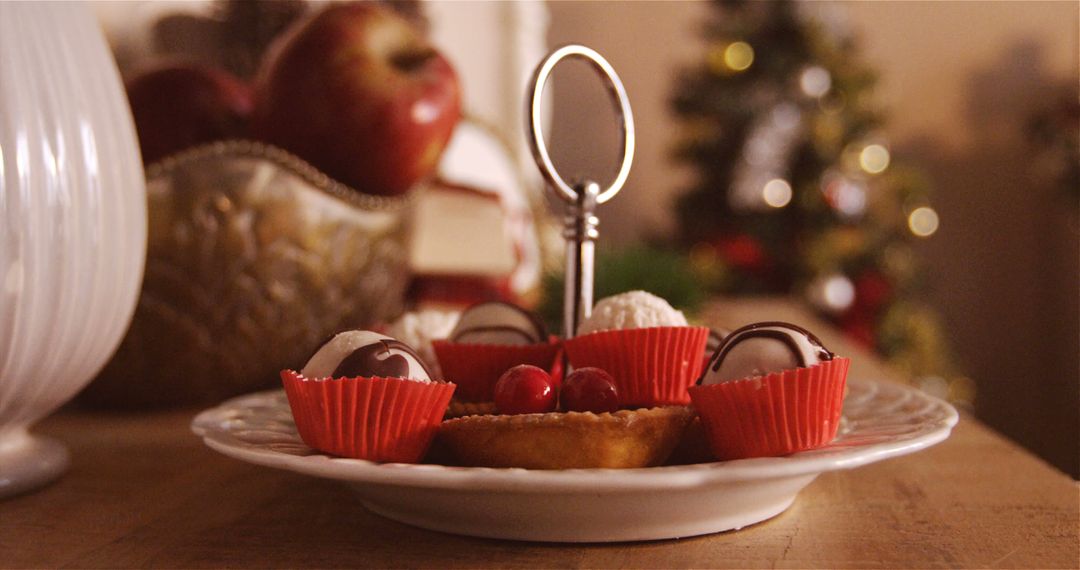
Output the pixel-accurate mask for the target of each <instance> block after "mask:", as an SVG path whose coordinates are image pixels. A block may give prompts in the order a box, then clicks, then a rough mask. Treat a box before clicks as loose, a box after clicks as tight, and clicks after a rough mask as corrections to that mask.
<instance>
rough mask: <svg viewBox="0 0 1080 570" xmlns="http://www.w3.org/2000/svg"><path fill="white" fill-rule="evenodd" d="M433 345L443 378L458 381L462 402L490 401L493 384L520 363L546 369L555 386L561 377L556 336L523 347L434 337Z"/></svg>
mask: <svg viewBox="0 0 1080 570" xmlns="http://www.w3.org/2000/svg"><path fill="white" fill-rule="evenodd" d="M432 346H433V347H434V348H435V356H436V357H437V358H438V359H439V368H440V369H442V374H443V377H444V378H446V379H447V380H449V381H451V382H453V383H455V384H457V386H458V389H457V397H458V398H460V399H462V400H465V401H470V402H491V401H493V400H494V399H495V383H496V382H498V381H499V377H500V376H502V375H503V372H506V371H507V370H509V369H511V368H513V367H515V366H517V365H519V364H531V365H532V366H536V367H539V368H543V369H544V370H547V371H548V372H549V373H551V376H552V379H553V380H554V381H555V384H556V387H557V386H558V385H559V384H560V383H561V380H562V362H561V361H562V358H561V356H562V345H561V344H560V343H559V342H558V339H556V338H552V339H551V340H550V341H549V342H547V343H545V344H528V345H524V346H511V345H496V344H471V343H460V342H449V341H445V340H437V341H435V342H433V343H432Z"/></svg>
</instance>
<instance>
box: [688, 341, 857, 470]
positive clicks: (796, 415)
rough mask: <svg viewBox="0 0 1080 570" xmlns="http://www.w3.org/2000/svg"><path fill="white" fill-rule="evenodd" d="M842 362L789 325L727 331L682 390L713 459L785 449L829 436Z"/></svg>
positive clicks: (836, 420)
mask: <svg viewBox="0 0 1080 570" xmlns="http://www.w3.org/2000/svg"><path fill="white" fill-rule="evenodd" d="M849 365H850V361H849V360H848V359H847V358H842V357H838V356H836V355H835V354H833V353H832V352H830V351H829V350H828V349H826V348H825V347H824V345H823V344H822V343H821V341H820V340H819V339H818V338H817V337H816V336H814V334H813V333H811V332H809V331H807V330H806V329H804V328H802V327H799V326H797V325H793V324H790V323H784V322H778V321H769V322H762V323H754V324H750V325H747V326H744V327H742V328H739V329H736V330H734V331H732V332H731V333H730V334H728V335H727V336H726V337H725V338H724V340H723V342H722V343H720V345H719V346H718V347H717V349H716V352H715V353H714V354H713V356H712V358H711V359H710V360H709V363H708V365H707V366H706V369H705V371H704V372H703V373H702V375H701V379H700V385H697V386H693V387H691V388H690V396H691V398H692V400H693V406H694V409H695V410H696V411H697V413H698V414H699V415H700V417H701V422H702V424H703V426H704V428H705V433H706V435H707V437H708V441H709V445H710V447H711V449H712V452H713V454H714V455H715V457H716V458H717V459H720V460H728V459H742V458H748V457H767V456H776V455H787V454H789V453H794V452H797V451H804V450H807V449H814V448H817V447H821V446H823V445H825V444H827V443H828V442H830V441H832V439H833V438H835V437H836V432H837V429H838V428H839V425H840V412H841V405H842V404H843V399H844V385H845V382H846V379H847V371H848V366H849Z"/></svg>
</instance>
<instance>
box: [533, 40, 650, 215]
mask: <svg viewBox="0 0 1080 570" xmlns="http://www.w3.org/2000/svg"><path fill="white" fill-rule="evenodd" d="M568 57H577V58H581V59H584V60H586V61H588V62H589V63H590V64H591V65H592V67H593V68H594V69H596V70H597V71H599V72H600V73H602V74H603V75H604V76H605V77H606V78H607V90H608V94H609V95H611V98H612V99H613V100H614V101H615V102H616V103H618V105H619V114H620V115H621V117H622V132H623V142H622V155H623V159H622V165H620V166H619V174H618V175H617V176H615V180H613V181H612V182H611V185H610V186H608V187H607V188H605V189H604V190H602V191H601V192H600V194H599V195H598V196H597V198H596V203H597V204H603V203H604V202H607V201H608V200H610V199H611V197H612V196H614V195H615V194H617V193H618V192H619V190H620V189H622V187H623V184H625V183H626V178H627V177H628V176H629V175H630V163H631V162H633V160H634V115H633V113H632V112H631V111H630V99H629V98H627V96H626V88H625V87H623V84H622V81H620V80H619V76H618V74H616V73H615V68H613V67H611V64H610V63H608V61H607V60H606V59H604V58H603V56H601V55H600V54H599V53H597V52H596V51H595V50H592V49H590V48H587V47H585V46H582V45H575V44H571V45H566V46H562V47H560V48H557V49H555V50H554V51H552V52H551V53H549V54H548V56H547V57H546V58H544V61H543V62H542V63H541V64H540V66H539V67H537V68H536V71H535V72H533V77H532V86H533V88H532V97H531V98H530V101H529V109H528V117H529V119H528V120H529V124H528V127H529V133H530V134H531V136H530V137H529V146H530V148H532V154H533V158H534V159H536V165H537V166H538V167H539V168H540V172H541V173H542V174H543V175H544V178H545V179H546V180H547V181H548V183H549V184H551V186H552V187H553V188H555V192H556V194H557V195H558V196H559V197H560V198H562V199H563V200H565V201H567V202H570V203H571V204H574V203H577V201H578V193H577V191H576V190H575V189H574V188H573V187H572V186H570V185H569V184H567V183H566V181H565V180H563V178H562V176H559V173H558V171H556V170H555V165H554V164H553V163H552V162H551V156H550V155H548V150H547V145H546V144H545V143H544V131H543V127H542V126H541V122H542V121H541V116H540V111H541V103H542V101H543V95H544V85H545V84H546V83H547V80H548V77H549V76H550V75H551V71H552V70H553V69H554V68H555V65H556V64H558V63H559V62H560V61H562V60H563V59H565V58H568Z"/></svg>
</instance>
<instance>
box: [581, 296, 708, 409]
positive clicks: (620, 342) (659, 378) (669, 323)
mask: <svg viewBox="0 0 1080 570" xmlns="http://www.w3.org/2000/svg"><path fill="white" fill-rule="evenodd" d="M708 336H709V329H708V328H706V327H694V326H689V325H688V324H687V321H686V317H685V316H683V314H682V312H680V311H678V310H676V309H675V308H673V307H672V306H671V305H670V304H668V302H667V301H665V300H664V299H661V298H660V297H657V296H655V295H652V294H651V293H647V292H645V291H630V292H628V293H622V294H619V295H614V296H611V297H607V298H605V299H602V300H601V301H600V302H598V303H597V304H596V306H595V307H594V308H593V313H592V315H591V316H590V317H589V318H587V319H585V320H584V321H583V322H582V323H581V327H580V328H579V330H578V336H576V337H574V338H572V339H569V340H566V341H564V343H563V344H564V346H565V348H566V354H567V356H568V357H569V359H570V364H571V365H572V366H574V367H596V368H601V369H603V370H605V371H607V372H608V373H609V374H611V375H612V377H613V378H614V379H615V383H616V386H617V387H618V388H619V395H620V398H621V399H622V400H621V401H622V405H623V406H641V407H652V406H663V405H686V404H689V403H690V396H689V394H688V393H687V388H689V387H690V385H691V384H693V383H694V381H695V380H696V379H697V378H698V376H699V375H700V374H701V369H702V357H701V355H702V354H703V353H704V351H705V344H706V342H707V340H708Z"/></svg>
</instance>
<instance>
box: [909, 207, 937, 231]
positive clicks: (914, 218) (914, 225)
mask: <svg viewBox="0 0 1080 570" xmlns="http://www.w3.org/2000/svg"><path fill="white" fill-rule="evenodd" d="M938 223H939V220H938V215H937V212H936V211H934V209H933V208H931V207H930V206H921V207H919V208H915V209H914V210H912V212H911V213H910V214H908V228H909V229H910V230H911V233H913V234H915V235H916V236H918V237H921V238H925V237H930V236H932V235H934V232H936V231H937V230H938Z"/></svg>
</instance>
